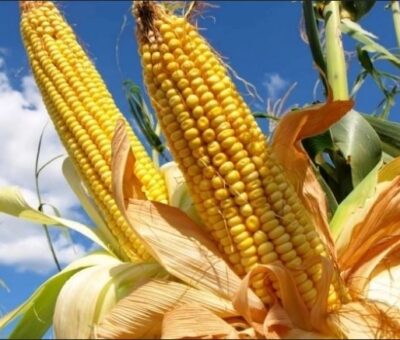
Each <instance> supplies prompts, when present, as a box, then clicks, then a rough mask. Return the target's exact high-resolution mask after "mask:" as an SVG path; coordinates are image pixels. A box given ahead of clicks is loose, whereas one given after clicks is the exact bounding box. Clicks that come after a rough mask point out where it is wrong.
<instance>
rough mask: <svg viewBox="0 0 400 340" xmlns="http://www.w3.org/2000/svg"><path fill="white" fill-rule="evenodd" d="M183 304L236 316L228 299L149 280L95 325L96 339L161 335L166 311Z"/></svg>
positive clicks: (184, 286) (191, 288)
mask: <svg viewBox="0 0 400 340" xmlns="http://www.w3.org/2000/svg"><path fill="white" fill-rule="evenodd" d="M185 304H189V305H197V306H203V307H204V308H207V309H208V310H210V311H212V312H213V313H215V314H216V315H218V316H219V317H223V318H224V317H231V316H237V312H236V311H235V310H234V308H233V306H232V304H231V302H230V301H229V300H226V299H224V298H222V297H220V296H218V295H215V294H213V293H211V292H208V291H204V290H198V289H196V288H193V287H190V286H187V285H185V284H183V283H179V282H173V281H168V280H160V279H153V280H151V281H149V282H146V283H144V284H143V285H141V286H139V287H137V288H135V289H134V290H133V291H132V292H131V293H130V294H129V295H128V296H127V297H125V298H123V299H122V300H121V301H119V302H118V304H117V305H116V306H115V307H114V308H113V310H112V311H111V312H110V313H109V314H108V315H107V316H106V317H105V318H104V319H103V320H102V321H101V322H100V324H99V325H98V326H96V327H95V332H94V333H95V334H94V335H95V336H96V337H97V338H107V339H138V338H157V337H160V335H161V327H162V326H161V325H162V319H163V317H164V315H165V313H166V312H168V311H171V310H173V309H174V308H177V307H178V306H182V305H185Z"/></svg>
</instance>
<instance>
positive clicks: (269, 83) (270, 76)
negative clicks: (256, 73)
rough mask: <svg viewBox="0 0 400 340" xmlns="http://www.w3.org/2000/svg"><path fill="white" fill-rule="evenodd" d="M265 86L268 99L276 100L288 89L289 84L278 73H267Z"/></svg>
mask: <svg viewBox="0 0 400 340" xmlns="http://www.w3.org/2000/svg"><path fill="white" fill-rule="evenodd" d="M263 85H264V86H265V88H266V89H267V95H268V97H269V98H270V99H271V100H276V99H278V98H279V95H280V94H282V92H283V91H284V90H285V89H286V88H287V87H288V85H289V82H288V81H287V80H285V79H283V78H282V77H281V76H280V75H279V74H278V73H266V74H265V80H264V82H263Z"/></svg>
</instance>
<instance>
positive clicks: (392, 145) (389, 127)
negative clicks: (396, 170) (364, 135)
mask: <svg viewBox="0 0 400 340" xmlns="http://www.w3.org/2000/svg"><path fill="white" fill-rule="evenodd" d="M363 117H364V118H365V119H366V120H367V121H368V123H369V124H370V125H371V126H372V127H373V128H374V130H375V131H376V133H377V134H378V136H379V138H380V139H381V141H382V142H383V145H384V146H383V148H384V150H385V151H386V152H388V153H389V154H390V155H391V156H393V157H397V156H400V124H399V123H397V122H393V121H389V120H385V119H381V118H378V117H374V116H370V115H363ZM385 145H386V146H385Z"/></svg>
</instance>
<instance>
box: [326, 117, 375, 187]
mask: <svg viewBox="0 0 400 340" xmlns="http://www.w3.org/2000/svg"><path fill="white" fill-rule="evenodd" d="M331 135H332V140H333V143H334V144H335V145H336V146H337V147H338V148H339V150H340V152H341V154H342V155H343V157H344V158H345V160H346V163H347V164H348V165H349V166H350V168H351V177H352V184H353V186H354V187H356V186H357V185H358V184H359V183H360V182H361V181H362V180H363V178H364V177H365V176H366V175H367V174H368V173H369V172H370V171H371V170H372V169H373V168H374V167H375V166H376V164H378V162H379V161H380V160H381V158H382V149H381V143H380V140H379V136H378V135H377V134H376V132H375V131H374V129H373V128H372V127H371V126H370V125H369V124H368V122H367V121H366V120H365V119H364V118H363V117H362V116H361V115H360V114H359V113H358V112H356V111H354V110H351V111H350V112H348V113H347V114H346V116H344V117H343V118H342V119H341V120H340V121H339V122H338V123H336V124H335V125H334V126H333V127H332V128H331Z"/></svg>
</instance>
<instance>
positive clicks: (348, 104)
mask: <svg viewBox="0 0 400 340" xmlns="http://www.w3.org/2000/svg"><path fill="white" fill-rule="evenodd" d="M352 106H353V102H352V101H351V100H349V101H333V100H332V98H331V97H330V96H329V98H328V101H327V102H326V103H324V104H318V105H314V106H311V107H308V108H306V109H302V110H296V111H292V112H290V113H287V114H286V115H285V116H283V118H282V119H281V121H280V122H279V124H278V126H277V127H276V129H275V133H274V136H273V140H272V148H273V150H274V153H275V156H276V157H277V159H278V160H279V162H280V163H281V165H282V166H283V168H285V169H290V171H288V172H287V173H286V176H288V178H289V180H290V181H291V182H292V184H293V185H294V187H295V189H296V190H297V193H298V195H299V196H300V198H301V199H302V201H303V203H304V204H305V206H306V208H307V210H308V211H309V213H310V216H311V217H312V218H313V219H314V225H315V226H316V228H317V230H318V232H319V233H320V236H321V237H322V238H323V240H324V243H325V245H326V246H327V247H328V250H329V251H330V253H331V255H332V256H335V251H334V244H333V240H332V236H331V233H330V231H329V226H328V217H327V211H328V209H327V203H326V199H325V194H324V192H323V190H322V189H321V187H320V185H319V183H318V180H317V179H316V177H315V175H314V172H313V169H312V167H311V163H310V159H309V158H308V156H307V153H306V152H305V151H304V149H303V147H302V145H301V143H300V141H301V140H302V139H304V138H307V137H311V136H314V135H317V134H319V133H322V132H324V131H325V130H327V129H328V128H329V127H330V126H331V125H332V124H334V123H335V122H337V121H338V120H340V118H342V117H343V116H344V115H345V114H346V113H347V112H348V111H350V109H351V108H352Z"/></svg>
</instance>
